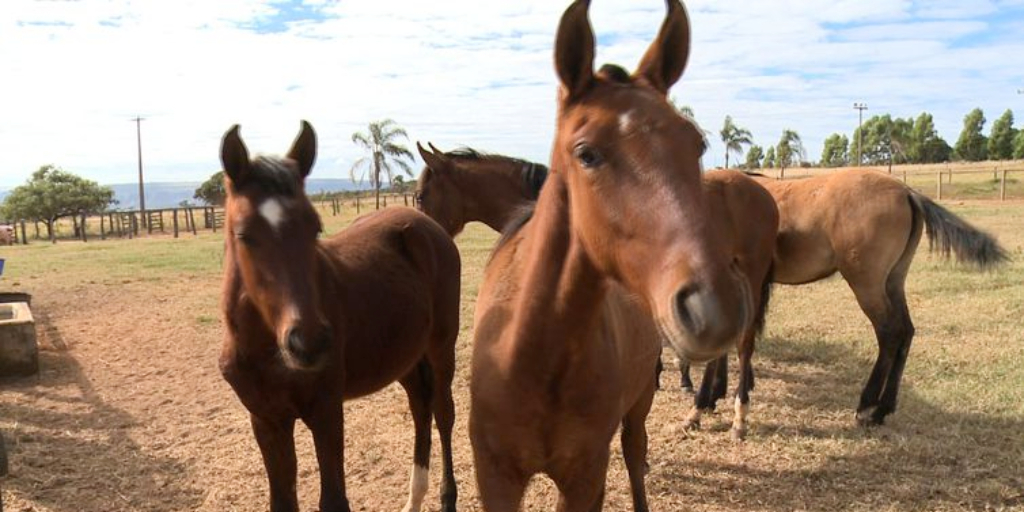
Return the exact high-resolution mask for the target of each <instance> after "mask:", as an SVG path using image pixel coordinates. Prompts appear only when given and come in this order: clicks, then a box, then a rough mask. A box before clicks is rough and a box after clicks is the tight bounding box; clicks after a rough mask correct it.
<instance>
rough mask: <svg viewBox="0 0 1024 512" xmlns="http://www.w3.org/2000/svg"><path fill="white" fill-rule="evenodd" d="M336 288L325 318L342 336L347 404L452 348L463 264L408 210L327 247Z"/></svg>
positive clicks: (362, 223)
mask: <svg viewBox="0 0 1024 512" xmlns="http://www.w3.org/2000/svg"><path fill="white" fill-rule="evenodd" d="M324 251H325V254H326V257H327V258H329V259H330V260H331V262H332V265H331V266H332V268H333V279H334V280H335V281H336V282H337V286H336V289H337V290H338V293H337V294H336V296H335V297H332V298H324V300H325V302H326V303H325V310H330V311H333V312H334V315H333V316H334V317H335V320H334V321H333V322H332V324H334V326H335V329H336V330H341V333H340V334H339V338H340V339H341V342H342V343H344V359H345V367H346V385H345V397H346V398H354V397H357V396H362V395H365V394H368V393H371V392H373V391H376V390H377V389H379V388H380V387H383V386H384V385H386V384H388V383H390V382H392V381H394V380H396V379H398V378H401V377H402V376H403V375H404V374H405V373H407V372H408V371H409V369H410V368H412V367H413V365H415V364H416V363H417V362H418V361H419V360H420V359H421V358H422V357H423V355H424V354H425V353H426V351H427V350H428V349H429V346H430V344H431V343H438V342H441V340H448V341H450V342H451V343H454V339H455V335H456V334H457V332H458V322H459V318H458V315H459V294H460V281H461V262H460V259H459V253H458V249H457V248H456V247H455V244H454V242H453V241H452V239H451V237H449V236H448V235H447V233H445V232H444V230H443V229H442V228H441V227H440V226H439V225H438V224H437V223H435V222H434V221H432V220H431V219H430V218H428V217H427V216H425V215H423V214H422V213H420V212H418V211H416V210H413V209H411V208H389V209H386V210H383V211H380V212H376V213H374V214H370V215H368V216H366V217H363V218H361V219H359V220H357V221H356V222H355V223H353V224H352V226H350V227H349V228H348V229H346V230H344V231H342V232H341V233H339V234H337V235H335V236H334V237H332V238H330V239H329V240H328V241H326V242H325V243H324Z"/></svg>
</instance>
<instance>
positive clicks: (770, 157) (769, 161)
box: [764, 146, 775, 169]
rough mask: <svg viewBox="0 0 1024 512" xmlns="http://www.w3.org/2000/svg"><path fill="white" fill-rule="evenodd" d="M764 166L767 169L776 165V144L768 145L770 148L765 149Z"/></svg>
mask: <svg viewBox="0 0 1024 512" xmlns="http://www.w3.org/2000/svg"><path fill="white" fill-rule="evenodd" d="M764 167H765V169H772V168H774V167H775V146H768V150H767V151H765V153H764Z"/></svg>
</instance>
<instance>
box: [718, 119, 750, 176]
mask: <svg viewBox="0 0 1024 512" xmlns="http://www.w3.org/2000/svg"><path fill="white" fill-rule="evenodd" d="M719 134H720V135H721V136H722V144H724V145H725V168H726V169H728V168H729V153H742V152H743V146H744V145H747V146H749V145H751V144H753V143H754V141H753V139H752V136H751V135H750V130H748V129H746V128H740V127H739V126H736V125H735V124H734V123H733V122H732V116H725V124H724V125H723V126H722V131H721V132H719Z"/></svg>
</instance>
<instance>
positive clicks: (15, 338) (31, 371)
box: [0, 302, 39, 378]
mask: <svg viewBox="0 0 1024 512" xmlns="http://www.w3.org/2000/svg"><path fill="white" fill-rule="evenodd" d="M38 372H39V346H38V345H37V344H36V322H35V319H33V318H32V310H31V309H30V308H29V306H28V302H8V303H0V378H4V377H17V376H27V375H35V374H36V373H38Z"/></svg>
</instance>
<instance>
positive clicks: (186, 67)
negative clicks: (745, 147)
mask: <svg viewBox="0 0 1024 512" xmlns="http://www.w3.org/2000/svg"><path fill="white" fill-rule="evenodd" d="M568 4H569V2H567V1H564V0H516V1H514V2H512V1H496V0H495V1H486V2H481V1H478V0H434V1H431V2H424V1H422V0H380V1H369V0H340V1H330V0H287V1H277V0H217V1H206V0H198V1H196V0H177V1H170V0H134V1H133V0H3V3H2V5H0V70H3V74H2V79H0V188H10V187H13V186H17V185H19V184H21V183H24V182H25V180H26V179H27V178H28V176H29V175H30V174H31V173H32V172H33V171H34V170H35V169H37V168H39V167H40V166H42V165H46V164H53V165H57V166H59V167H61V168H63V169H64V170H67V171H71V172H74V173H76V174H79V175H82V176H84V177H87V178H89V179H92V180H95V181H97V182H100V183H105V184H110V183H130V182H133V181H136V180H137V172H138V169H137V160H136V159H137V154H136V135H137V134H136V123H135V122H133V121H132V119H133V118H135V117H136V116H140V117H142V118H144V120H143V121H142V122H141V135H142V137H141V138H142V154H143V163H144V170H145V176H146V181H153V182H155V181H162V182H175V181H177V182H180V181H202V180H204V179H206V178H207V177H208V176H209V175H210V174H212V173H213V172H215V171H217V170H219V168H220V163H219V156H218V155H219V145H220V138H221V136H222V135H223V133H224V132H225V131H226V130H227V129H228V128H230V127H231V126H232V125H233V124H236V123H237V124H240V125H241V127H242V131H241V133H242V137H243V139H244V140H245V141H246V143H247V145H248V147H249V149H250V151H251V152H253V153H267V154H276V153H283V152H285V151H287V149H288V147H289V146H290V144H291V141H292V140H293V139H294V137H295V135H296V134H297V133H298V129H299V121H300V120H302V119H306V120H309V121H310V122H311V123H312V124H313V126H314V127H315V128H316V130H317V133H318V136H319V143H320V147H319V156H318V160H317V164H316V166H315V168H314V171H313V175H312V176H313V177H314V178H344V177H348V176H349V170H350V168H351V166H352V163H353V162H354V161H355V160H356V159H358V158H359V157H361V156H362V153H361V152H360V149H359V148H358V147H357V146H356V145H354V144H353V143H352V141H351V136H352V133H353V132H355V131H361V130H365V129H366V125H367V123H369V122H370V121H374V120H380V119H384V118H391V119H394V120H395V121H396V122H397V123H398V124H399V125H401V126H403V127H404V128H405V129H406V130H407V131H408V133H409V137H410V140H409V141H408V147H409V148H410V149H414V147H415V142H416V141H421V142H427V141H430V142H433V143H434V144H435V145H436V146H438V147H439V148H442V149H450V148H455V147H457V146H463V145H466V146H472V147H474V148H477V149H481V150H486V151H491V152H496V153H503V154H508V155H512V156H518V157H523V158H527V159H530V160H535V161H540V162H547V161H548V160H549V156H550V144H551V140H552V137H553V131H554V116H555V112H554V108H555V98H556V93H557V81H556V77H555V73H554V70H553V64H552V47H553V42H554V32H555V29H556V27H557V24H558V20H559V17H560V16H561V12H562V11H563V10H564V8H565V7H567V6H568ZM687 8H688V10H689V13H690V18H691V23H692V30H693V42H692V49H691V54H690V61H689V65H688V67H687V69H686V73H685V74H684V76H683V78H682V79H681V80H680V81H679V83H677V84H676V85H675V86H674V87H673V89H672V90H671V93H670V94H671V96H672V97H674V99H675V100H676V102H677V103H679V104H685V105H689V106H691V108H692V109H693V110H694V112H695V115H696V119H697V120H698V121H699V122H700V123H701V125H702V126H703V128H704V129H706V130H709V131H710V132H711V135H710V136H709V140H710V142H711V147H710V149H709V151H708V152H707V153H706V155H705V157H704V165H705V166H707V167H714V166H719V165H722V164H723V163H724V155H723V153H722V152H723V149H722V144H721V141H720V140H719V139H718V136H717V133H718V131H719V129H720V128H721V126H722V123H723V120H724V118H725V116H726V115H731V116H732V118H733V120H734V122H735V123H736V124H737V125H739V126H740V127H744V128H747V129H749V130H750V131H751V132H752V133H753V138H754V141H755V143H757V144H759V145H762V146H767V145H771V144H774V143H776V142H777V141H778V139H779V137H780V135H781V133H782V131H783V130H785V129H792V130H796V131H797V132H798V133H799V134H800V136H801V137H802V138H803V141H804V145H805V147H806V148H807V152H808V157H809V158H810V159H812V160H817V159H818V158H820V155H821V149H822V141H823V140H824V139H825V137H827V136H828V135H829V134H831V133H833V132H839V133H845V134H847V135H849V134H851V133H852V132H853V130H854V129H855V128H856V126H857V111H856V110H854V109H853V104H854V103H855V102H862V103H866V104H867V105H868V110H867V111H866V112H865V119H867V118H868V117H870V116H872V115H877V114H891V115H893V116H899V117H909V116H913V117H916V116H917V115H918V114H920V113H921V112H923V111H928V112H930V113H932V114H933V115H934V116H935V122H936V127H937V128H938V130H939V133H940V135H942V136H943V137H944V138H945V139H946V140H947V141H948V142H949V143H950V144H953V143H954V142H955V141H956V138H957V136H958V134H959V132H960V129H961V127H962V123H963V117H964V115H965V114H966V113H967V112H968V111H969V110H971V109H973V108H975V107H980V108H982V109H983V110H984V112H985V115H986V118H987V119H988V124H987V125H986V132H987V130H988V129H989V128H990V127H991V123H992V121H994V120H995V119H996V118H997V117H998V116H999V115H1001V114H1002V113H1003V112H1004V111H1005V110H1007V109H1012V110H1014V113H1015V114H1016V117H1017V119H1019V120H1020V122H1018V123H1016V125H1017V126H1018V127H1019V126H1020V125H1021V124H1024V94H1020V93H1018V90H1020V89H1024V68H1022V67H1021V66H1020V56H1022V55H1024V0H971V1H970V2H964V1H962V0H955V1H949V0H924V1H917V0H828V1H819V0H759V1H751V0H693V1H690V2H687ZM664 12H665V4H664V2H662V1H659V0H594V1H593V2H592V5H591V13H590V15H591V21H592V24H593V26H594V30H595V32H596V34H597V36H598V53H597V62H596V64H597V65H600V64H602V63H605V62H613V63H616V64H620V65H622V66H624V67H625V68H626V69H629V70H632V69H634V68H635V66H636V64H637V62H638V61H639V59H640V57H641V55H642V54H643V52H644V50H645V49H646V47H647V46H648V45H649V44H650V42H651V40H652V39H653V38H654V36H655V34H656V32H657V30H658V28H659V26H660V24H661V21H662V19H663V17H664ZM736 158H737V157H735V156H734V157H732V159H733V161H735V159H736ZM421 165H422V163H421V162H420V161H419V160H418V156H417V162H416V163H415V168H416V169H418V168H420V166H421Z"/></svg>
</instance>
